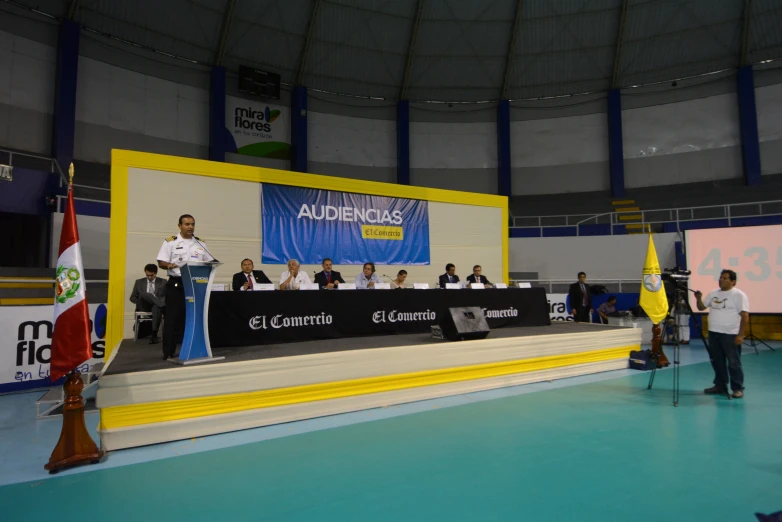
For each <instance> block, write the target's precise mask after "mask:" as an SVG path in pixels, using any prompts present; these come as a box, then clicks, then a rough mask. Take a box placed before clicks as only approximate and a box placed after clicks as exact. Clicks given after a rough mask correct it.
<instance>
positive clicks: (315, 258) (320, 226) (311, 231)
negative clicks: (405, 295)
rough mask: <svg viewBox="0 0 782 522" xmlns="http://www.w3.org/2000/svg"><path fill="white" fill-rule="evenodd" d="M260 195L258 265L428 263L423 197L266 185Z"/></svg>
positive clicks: (427, 233)
mask: <svg viewBox="0 0 782 522" xmlns="http://www.w3.org/2000/svg"><path fill="white" fill-rule="evenodd" d="M261 194H262V196H261V204H262V207H261V208H262V218H261V219H262V221H263V223H262V228H263V238H262V241H263V263H264V264H285V263H287V262H288V260H289V259H298V261H299V262H300V263H302V264H310V265H319V264H320V263H321V262H322V261H323V259H324V258H326V257H330V258H331V259H332V261H333V262H334V264H339V265H361V264H364V263H366V262H373V263H376V264H379V265H428V264H429V206H428V203H427V202H426V201H418V200H413V199H400V198H387V197H382V196H368V195H366V194H352V193H349V192H332V191H328V190H317V189H308V188H298V187H288V186H283V185H267V184H264V185H263V190H262V191H261Z"/></svg>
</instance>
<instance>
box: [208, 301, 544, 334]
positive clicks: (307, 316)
mask: <svg viewBox="0 0 782 522" xmlns="http://www.w3.org/2000/svg"><path fill="white" fill-rule="evenodd" d="M462 306H478V307H480V308H482V309H483V310H484V314H485V315H486V318H487V321H488V323H489V327H490V328H492V329H494V328H502V327H505V326H544V325H548V324H550V320H549V310H548V303H547V301H546V291H545V289H543V288H507V289H484V290H470V289H463V290H439V289H436V290H409V289H405V290H319V291H314V290H312V291H304V290H300V291H274V292H212V294H211V296H210V304H209V338H210V341H211V344H212V346H213V347H216V348H219V347H227V346H255V345H262V344H273V343H283V342H300V341H310V340H318V339H335V338H341V337H360V336H369V335H388V334H397V333H416V332H429V331H430V330H431V326H432V325H435V324H439V322H440V320H441V318H442V317H443V316H444V315H445V314H446V313H448V308H450V307H462Z"/></svg>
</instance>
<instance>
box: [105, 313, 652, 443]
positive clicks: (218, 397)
mask: <svg viewBox="0 0 782 522" xmlns="http://www.w3.org/2000/svg"><path fill="white" fill-rule="evenodd" d="M640 344H641V330H640V329H638V328H622V327H614V326H604V325H598V324H578V323H555V324H552V325H550V326H536V327H518V328H501V329H497V330H492V331H491V332H490V334H489V337H487V338H486V339H483V340H473V341H460V342H449V341H441V340H437V339H433V338H432V337H431V335H428V334H404V335H384V336H376V337H353V338H343V339H329V340H321V341H307V342H300V343H286V344H270V345H262V346H247V347H233V348H218V349H215V350H214V355H216V356H224V357H225V359H224V360H223V361H220V362H215V363H210V364H206V365H197V366H178V365H174V364H172V363H169V362H167V361H163V360H162V357H161V355H162V354H161V352H160V345H159V344H157V345H149V344H148V343H146V342H144V341H139V342H134V341H133V340H131V339H127V340H124V341H122V343H121V344H120V346H119V347H118V349H117V350H116V351H115V354H113V356H112V359H111V361H110V362H109V364H108V365H107V368H106V370H105V371H104V373H103V375H102V376H101V379H100V383H99V389H98V393H97V401H96V404H97V406H98V408H100V410H101V424H100V429H99V431H100V434H101V443H102V447H103V449H104V450H115V449H120V448H126V447H133V446H140V445H146V444H154V443H159V442H166V441H172V440H181V439H187V438H192V437H199V436H204V435H210V434H216V433H224V432H229V431H235V430H240V429H247V428H252V427H258V426H265V425H270V424H278V423H283V422H290V421H294V420H302V419H307V418H313V417H320V416H325V415H333V414H338V413H346V412H350V411H357V410H362V409H369V408H376V407H387V406H390V405H394V404H401V403H405V402H413V401H418V400H425V399H431V398H436V397H443V396H447V395H456V394H462V393H470V392H475V391H481V390H488V389H493V388H500V387H505V386H514V385H518V384H525V383H531V382H540V381H545V380H553V379H560V378H565V377H572V376H576V375H584V374H589V373H597V372H603V371H609V370H615V369H622V368H626V367H627V359H628V356H629V352H630V351H631V350H637V349H639V348H640Z"/></svg>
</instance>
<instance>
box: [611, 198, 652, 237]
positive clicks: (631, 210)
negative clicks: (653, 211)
mask: <svg viewBox="0 0 782 522" xmlns="http://www.w3.org/2000/svg"><path fill="white" fill-rule="evenodd" d="M611 205H612V206H613V207H614V212H616V213H617V214H618V216H617V217H618V219H619V224H620V225H624V226H625V229H626V230H627V233H628V234H644V233H648V232H650V231H651V225H649V224H648V223H646V224H645V223H643V214H641V208H640V207H639V206H638V205H637V204H636V202H635V200H633V199H617V200H613V201H612V202H611Z"/></svg>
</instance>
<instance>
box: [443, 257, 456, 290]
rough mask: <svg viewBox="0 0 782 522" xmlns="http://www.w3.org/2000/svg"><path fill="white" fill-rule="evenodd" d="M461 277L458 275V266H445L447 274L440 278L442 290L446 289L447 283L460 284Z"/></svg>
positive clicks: (449, 264)
mask: <svg viewBox="0 0 782 522" xmlns="http://www.w3.org/2000/svg"><path fill="white" fill-rule="evenodd" d="M458 282H459V276H458V275H456V266H455V265H454V264H453V263H448V264H447V265H445V273H444V274H443V275H441V276H440V288H445V284H446V283H458Z"/></svg>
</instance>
